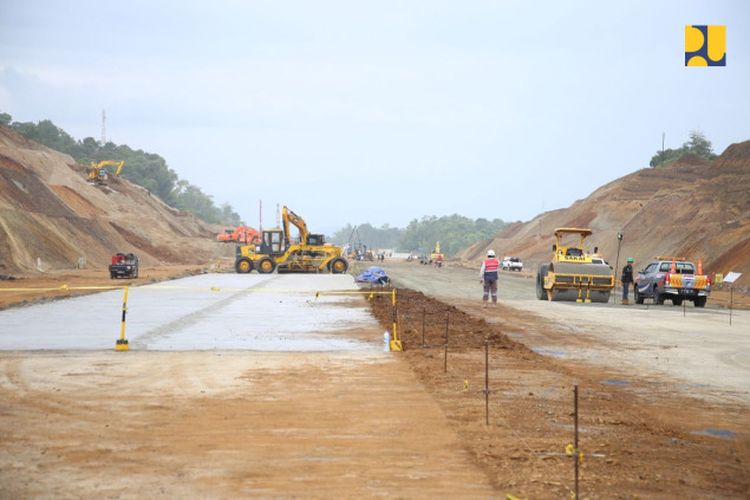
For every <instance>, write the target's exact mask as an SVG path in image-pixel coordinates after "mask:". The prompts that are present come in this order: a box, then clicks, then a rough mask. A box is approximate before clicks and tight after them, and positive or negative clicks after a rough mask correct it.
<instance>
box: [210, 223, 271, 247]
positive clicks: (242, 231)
mask: <svg viewBox="0 0 750 500" xmlns="http://www.w3.org/2000/svg"><path fill="white" fill-rule="evenodd" d="M216 241H220V242H222V243H239V244H254V245H257V244H258V243H260V241H261V237H260V233H259V232H258V230H257V229H255V228H253V227H250V226H237V227H236V228H234V229H227V230H225V231H224V232H223V233H221V234H218V235H217V236H216Z"/></svg>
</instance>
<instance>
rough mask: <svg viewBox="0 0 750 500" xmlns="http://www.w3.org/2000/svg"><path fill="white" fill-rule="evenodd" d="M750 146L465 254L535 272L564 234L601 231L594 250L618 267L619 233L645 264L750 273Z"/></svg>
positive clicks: (675, 169)
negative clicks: (682, 260) (516, 259)
mask: <svg viewBox="0 0 750 500" xmlns="http://www.w3.org/2000/svg"><path fill="white" fill-rule="evenodd" d="M748 193H750V141H746V142H742V143H739V144H732V145H731V146H729V147H728V148H727V149H726V151H724V153H722V155H721V156H719V157H718V158H717V159H716V160H714V161H713V162H706V161H705V160H702V159H700V158H697V157H683V158H682V159H681V160H680V161H679V162H677V163H676V164H674V165H671V166H668V167H662V168H647V169H642V170H639V171H637V172H634V173H632V174H630V175H627V176H625V177H622V178H620V179H617V180H615V181H613V182H611V183H609V184H607V185H605V186H602V187H601V188H599V189H598V190H596V191H594V192H593V193H592V194H591V195H590V196H589V197H587V198H585V199H583V200H578V201H576V202H575V203H573V204H572V205H571V206H570V207H568V208H564V209H559V210H553V211H550V212H545V213H543V214H540V215H539V216H537V217H536V218H534V219H533V220H531V221H528V222H524V223H520V222H519V223H515V224H511V225H510V226H508V227H507V228H506V229H505V230H503V231H502V232H501V233H499V234H498V235H497V236H496V237H495V238H494V239H493V240H489V241H482V242H479V243H477V244H475V245H473V246H472V247H470V248H468V249H466V250H465V251H464V252H462V253H461V254H460V256H459V257H460V258H461V259H462V260H465V261H472V262H473V261H476V260H479V259H480V258H482V257H483V255H484V253H485V251H486V250H487V249H489V248H492V249H494V250H495V251H497V252H498V253H499V254H500V255H519V256H521V257H522V258H523V259H524V260H525V262H526V263H527V264H532V265H534V264H537V263H539V262H542V261H546V260H547V259H549V256H550V253H551V250H550V249H551V246H552V243H553V242H554V241H553V240H554V237H553V236H552V232H553V230H554V228H557V227H588V228H592V229H593V230H594V235H593V237H592V238H591V239H590V240H589V241H590V248H591V249H593V247H594V246H598V247H599V249H600V251H601V252H602V253H603V254H604V255H605V256H606V257H607V258H608V259H609V260H610V261H611V262H612V263H614V260H615V254H616V253H617V238H616V235H617V233H618V232H620V231H621V232H622V233H623V234H624V235H625V239H624V241H623V245H622V253H623V255H627V256H631V257H634V258H635V260H636V263H644V262H646V261H648V260H649V259H651V258H653V257H654V256H656V255H665V254H669V255H679V256H685V257H686V258H689V259H693V260H697V259H699V258H700V259H702V261H703V263H704V265H705V267H706V270H707V271H709V272H721V273H726V272H728V271H730V270H733V271H741V272H745V273H747V272H750V194H748Z"/></svg>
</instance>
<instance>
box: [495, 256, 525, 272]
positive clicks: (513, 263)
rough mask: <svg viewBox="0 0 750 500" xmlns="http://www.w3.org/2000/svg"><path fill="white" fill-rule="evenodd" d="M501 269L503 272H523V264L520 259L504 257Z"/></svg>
mask: <svg viewBox="0 0 750 500" xmlns="http://www.w3.org/2000/svg"><path fill="white" fill-rule="evenodd" d="M500 267H501V268H502V269H503V271H523V262H521V259H520V258H518V257H503V261H502V262H501V263H500Z"/></svg>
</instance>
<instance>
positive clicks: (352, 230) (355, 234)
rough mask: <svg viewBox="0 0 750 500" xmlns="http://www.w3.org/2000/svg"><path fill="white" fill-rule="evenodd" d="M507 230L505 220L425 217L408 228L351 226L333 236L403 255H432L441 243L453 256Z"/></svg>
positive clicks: (335, 238) (442, 248)
mask: <svg viewBox="0 0 750 500" xmlns="http://www.w3.org/2000/svg"><path fill="white" fill-rule="evenodd" d="M504 227H505V222H503V220H502V219H492V220H489V219H484V218H478V219H470V218H468V217H464V216H462V215H458V214H454V215H447V216H442V217H436V216H434V215H432V216H425V217H422V218H421V219H413V220H412V221H411V222H409V224H408V225H407V226H406V228H403V229H402V228H395V227H390V226H389V225H388V224H385V225H383V226H381V227H379V228H378V227H374V226H373V225H371V224H369V223H365V224H360V225H358V226H352V225H351V224H347V225H346V226H345V227H343V228H341V229H339V230H338V231H336V232H335V233H334V234H333V237H332V240H333V242H334V243H336V244H338V245H345V244H347V243H348V244H350V245H354V246H355V247H359V246H363V245H366V246H367V247H368V248H392V249H395V250H397V251H400V252H420V253H430V252H432V250H433V249H434V248H435V244H436V243H437V242H438V241H439V242H440V250H441V251H442V252H443V253H444V254H446V255H448V256H453V255H455V254H456V253H458V252H459V251H460V250H463V249H464V248H466V247H468V246H470V245H472V244H474V243H476V242H477V241H481V240H487V239H490V238H492V237H494V236H495V235H496V234H497V233H498V232H500V231H501V230H502V229H503V228H504Z"/></svg>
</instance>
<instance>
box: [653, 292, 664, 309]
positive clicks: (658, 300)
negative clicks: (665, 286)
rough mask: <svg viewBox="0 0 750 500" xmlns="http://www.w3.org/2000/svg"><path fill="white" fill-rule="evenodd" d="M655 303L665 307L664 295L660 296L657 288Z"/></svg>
mask: <svg viewBox="0 0 750 500" xmlns="http://www.w3.org/2000/svg"><path fill="white" fill-rule="evenodd" d="M654 303H656V304H658V305H660V306H661V305H664V295H662V294H660V293H659V292H657V291H656V288H654Z"/></svg>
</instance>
